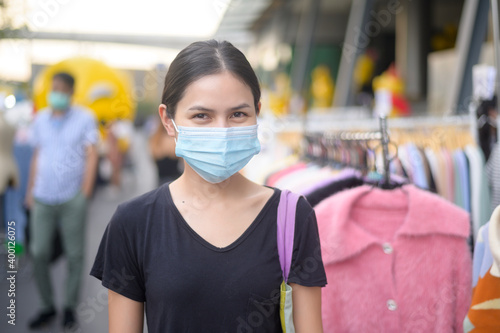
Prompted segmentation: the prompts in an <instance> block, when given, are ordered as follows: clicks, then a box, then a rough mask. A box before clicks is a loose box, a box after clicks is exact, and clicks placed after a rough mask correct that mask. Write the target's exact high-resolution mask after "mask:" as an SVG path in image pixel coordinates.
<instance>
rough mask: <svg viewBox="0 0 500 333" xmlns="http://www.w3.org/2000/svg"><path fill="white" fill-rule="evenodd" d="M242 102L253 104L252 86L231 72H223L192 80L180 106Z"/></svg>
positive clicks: (234, 104) (233, 105) (227, 104)
mask: <svg viewBox="0 0 500 333" xmlns="http://www.w3.org/2000/svg"><path fill="white" fill-rule="evenodd" d="M242 103H250V104H251V105H252V104H253V95H252V91H251V89H250V87H248V86H247V85H246V84H245V83H243V82H242V80H239V79H238V78H236V77H235V76H234V75H232V74H231V73H229V72H223V73H219V74H212V75H207V76H204V77H202V78H199V79H198V80H196V81H194V82H192V83H191V84H190V85H189V86H187V88H186V91H185V92H184V96H183V98H182V99H181V100H180V101H179V106H181V105H182V106H183V107H186V106H187V105H188V104H189V105H192V104H200V105H202V106H204V107H207V108H209V107H210V105H214V106H215V105H217V106H219V107H220V106H226V107H235V106H236V105H240V104H242ZM204 104H209V105H204ZM189 107H191V106H189ZM189 107H188V108H189Z"/></svg>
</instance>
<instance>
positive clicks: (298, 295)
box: [290, 283, 323, 333]
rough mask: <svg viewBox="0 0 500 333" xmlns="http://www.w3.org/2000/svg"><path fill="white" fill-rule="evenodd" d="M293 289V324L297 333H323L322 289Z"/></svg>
mask: <svg viewBox="0 0 500 333" xmlns="http://www.w3.org/2000/svg"><path fill="white" fill-rule="evenodd" d="M290 286H291V287H292V301H293V324H294V326H295V332H297V333H304V332H306V333H323V323H322V321H321V287H304V286H301V285H299V284H296V283H290Z"/></svg>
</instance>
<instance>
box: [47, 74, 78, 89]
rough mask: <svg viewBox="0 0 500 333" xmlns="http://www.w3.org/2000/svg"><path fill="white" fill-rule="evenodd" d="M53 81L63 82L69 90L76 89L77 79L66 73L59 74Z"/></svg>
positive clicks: (55, 75)
mask: <svg viewBox="0 0 500 333" xmlns="http://www.w3.org/2000/svg"><path fill="white" fill-rule="evenodd" d="M52 80H61V81H62V82H64V84H65V85H67V86H68V87H69V88H71V89H73V88H74V87H75V78H74V77H73V76H72V75H71V74H68V73H66V72H59V73H56V74H54V76H53V77H52Z"/></svg>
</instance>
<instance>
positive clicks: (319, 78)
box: [311, 65, 335, 108]
mask: <svg viewBox="0 0 500 333" xmlns="http://www.w3.org/2000/svg"><path fill="white" fill-rule="evenodd" d="M311 76H312V83H311V95H312V106H313V107H315V108H328V107H330V106H332V103H333V93H334V90H335V84H334V82H333V79H332V76H331V75H330V69H329V68H328V67H327V66H324V65H319V66H317V67H316V68H315V69H314V70H313V72H312V75H311Z"/></svg>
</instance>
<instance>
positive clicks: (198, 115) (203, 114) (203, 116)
mask: <svg viewBox="0 0 500 333" xmlns="http://www.w3.org/2000/svg"><path fill="white" fill-rule="evenodd" d="M193 118H197V119H206V118H207V115H206V114H205V113H198V114H195V115H194V117H193Z"/></svg>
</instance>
